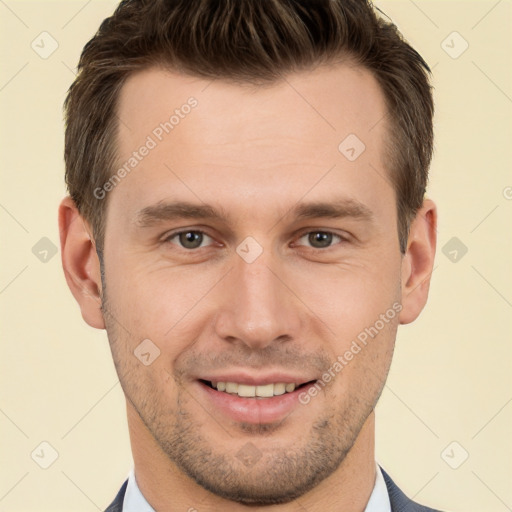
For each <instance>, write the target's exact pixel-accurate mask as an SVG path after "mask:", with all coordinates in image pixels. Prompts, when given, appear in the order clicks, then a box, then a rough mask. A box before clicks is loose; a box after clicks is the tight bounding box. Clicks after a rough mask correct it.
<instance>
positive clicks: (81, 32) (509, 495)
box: [0, 0, 512, 512]
mask: <svg viewBox="0 0 512 512" xmlns="http://www.w3.org/2000/svg"><path fill="white" fill-rule="evenodd" d="M115 4H116V2H114V1H110V0H109V1H100V0H92V1H91V0H89V1H86V0H83V1H82V0H81V1H71V0H67V1H62V0H61V1H31V2H29V1H15V0H0V20H1V21H0V34H1V36H0V37H1V46H0V52H1V56H0V58H1V60H0V62H1V68H0V109H1V118H2V119H1V120H2V123H1V128H0V129H1V137H0V146H1V155H2V159H1V166H0V170H1V171H0V172H1V175H2V188H1V192H0V225H1V240H2V265H1V266H0V306H1V325H2V333H3V337H2V352H1V354H2V355H1V359H0V379H1V382H0V384H1V385H0V432H1V435H0V443H1V444H0V450H1V459H0V460H1V461H2V462H1V464H0V512H6V511H9V512H14V511H52V512H57V511H66V512H69V511H70V510H73V511H84V512H89V511H91V512H92V511H95V510H103V509H104V508H105V507H106V506H107V505H108V503H110V501H111V500H112V499H113V497H114V495H115V494H116V493H117V490H118V488H119V486H120V484H121V483H122V482H123V480H124V478H125V477H126V475H127V473H128V471H129V469H130V466H131V463H132V459H131V453H130V446H129V439H128V431H127V426H126V418H125V408H124V396H123V393H122V390H121V387H120V385H119V382H118V379H117V376H116V373H115V370H114V366H113V363H112V360H111V355H110V350H109V347H108V342H107V339H106V335H105V333H104V332H103V331H97V330H94V329H92V328H90V327H88V326H87V325H86V324H85V323H84V322H83V321H82V318H81V315H80V312H79V309H78V306H77V305H76V303H75V302H74V299H73V298H72V296H71V294H70V292H69V290H68V288H67V286H66V283H65V280H64V277H63V272H62V269H61V264H60V257H59V256H60V254H59V253H58V252H57V253H56V254H55V255H53V256H52V253H51V252H49V253H48V254H47V255H46V259H47V261H40V258H43V257H44V256H45V255H44V252H41V251H43V250H44V249H45V248H46V249H48V244H49V242H48V241H47V240H46V241H43V242H40V240H41V239H42V238H43V237H46V238H48V239H49V241H50V242H51V243H52V244H54V245H55V246H57V247H58V245H59V244H58V230H57V206H58V203H59V201H60V199H61V198H62V197H63V196H64V194H65V188H64V180H63V174H64V171H63V158H62V153H63V125H62V112H61V106H62V102H63V99H64V96H65V92H66V89H67V88H68V86H69V85H70V83H71V81H72V80H73V74H74V72H73V69H74V68H75V66H76V64H77V61H78V56H79V53H80V51H81V48H82V47H83V45H84V44H85V43H86V41H87V40H88V39H89V38H90V37H91V36H92V34H93V32H94V31H95V30H96V29H97V27H98V25H99V23H100V21H101V20H102V19H103V18H104V17H106V16H107V15H108V14H109V13H110V12H111V11H112V10H113V7H114V5H115ZM377 5H378V6H379V7H380V8H381V9H382V10H383V11H385V12H386V13H387V14H388V16H390V17H391V18H392V19H393V21H394V22H395V23H396V24H397V25H398V27H399V28H400V30H401V31H402V32H403V33H404V35H405V37H406V38H408V39H409V41H410V42H411V43H412V44H413V45H414V46H415V47H416V48H417V49H418V50H419V51H420V53H421V54H422V55H423V56H424V57H425V59H426V60H427V62H428V63H429V64H430V65H431V67H433V69H434V75H435V88H436V90H435V98H436V108H437V114H436V121H435V128H436V136H437V139H436V152H435V158H434V162H433V165H432V174H431V183H430V196H431V197H432V198H434V199H435V200H436V201H437V204H438V206H439V212H440V224H439V246H438V247H439V249H438V254H437V258H436V266H435V271H434V274H433V282H432V288H431V295H430V300H429V304H428V305H427V307H426V309H425V311H424V313H423V314H422V316H421V317H420V319H419V320H418V321H417V322H416V323H415V324H413V325H410V326H406V327H402V328H401V329H400V330H399V336H398V341H397V349H396V355H395V359H394V362H393V365H392V369H391V374H390V377H389V381H388V385H387V386H386V388H385V390H384V393H383V396H382V398H381V401H380V403H379V405H378V410H377V458H378V461H379V462H380V463H381V465H383V467H384V468H386V469H387V470H388V472H390V474H391V475H392V476H393V477H394V479H395V480H396V481H397V483H398V484H399V485H400V486H401V487H402V488H403V490H404V491H405V492H406V493H407V494H408V495H409V496H410V497H415V499H416V500H418V501H420V502H423V503H425V504H429V505H432V506H437V507H440V508H443V509H444V510H451V511H454V512H505V511H507V510H512V486H511V482H512V435H511V432H512V385H511V384H512V376H511V373H512V372H511V366H512V347H511V312H512V272H511V264H510V262H511V255H512V254H511V253H512V251H511V249H512V236H511V233H512V215H511V210H512V188H510V187H512V174H511V163H512V155H511V146H512V123H511V121H512V87H511V85H512V80H511V78H512V77H511V74H512V70H511V65H510V63H511V62H512V55H511V35H510V34H511V29H512V23H511V22H512V20H511V12H512V5H511V2H510V1H507V0H501V1H495V0H492V1H459V2H454V1H446V0H443V1H432V0H416V1H415V2H413V1H412V0H408V1H405V0H404V1H396V0H387V1H379V2H377ZM44 31H46V32H48V33H49V34H51V37H52V38H53V39H54V40H56V41H57V43H58V48H57V49H56V51H55V52H54V53H53V54H51V55H50V56H48V57H47V58H46V59H43V58H41V57H40V56H39V55H38V53H36V51H34V50H33V49H32V47H31V43H32V41H34V40H35V43H34V45H36V44H38V45H39V47H37V46H36V48H38V51H39V52H43V51H49V50H50V49H51V45H52V41H51V40H50V39H49V36H39V35H40V34H41V33H42V32H44ZM454 31H456V32H458V33H459V34H460V36H461V37H462V38H463V39H461V38H460V37H459V36H458V35H456V34H455V35H454V34H452V33H453V32H454ZM43 37H44V38H46V39H44V48H42V46H43V43H41V38H43ZM443 41H445V42H444V43H443ZM464 41H467V43H468V44H469V47H468V49H467V50H466V51H465V52H464V53H462V54H461V55H460V56H458V58H453V56H455V55H456V54H457V53H458V52H460V50H461V49H463V47H464V46H463V45H464ZM445 50H446V51H445ZM447 52H448V53H447ZM449 53H451V56H450V55H449ZM507 187H508V188H507ZM453 237H457V239H458V240H459V242H457V241H455V242H454V241H451V242H450V240H451V239H452V238H453ZM38 243H39V244H43V245H40V246H39V245H37V246H36V244H38ZM448 243H451V244H453V243H459V244H460V243H463V244H464V245H465V246H466V247H467V249H468V251H467V253H466V254H465V255H464V256H461V252H460V251H459V252H458V260H457V261H455V262H453V261H451V259H450V258H453V253H452V255H450V254H449V252H450V251H452V250H453V247H452V246H451V245H448V246H447V249H446V250H445V252H446V253H447V254H448V256H447V255H445V254H444V253H443V247H444V246H445V245H446V244H448ZM44 244H46V246H45V245H44ZM34 246H36V249H34V252H35V253H36V254H34V252H33V247H34ZM43 441H46V442H48V443H49V444H50V445H51V446H53V447H54V449H55V450H56V451H57V452H58V458H57V459H56V461H55V462H54V463H53V464H52V465H51V466H50V467H48V469H42V468H41V467H40V466H39V464H38V463H41V462H43V463H44V462H45V461H46V462H48V461H49V458H48V457H49V455H50V451H49V449H48V448H45V447H44V446H43V448H41V447H40V446H39V445H40V443H41V442H43ZM452 442H456V443H457V444H455V445H454V444H452V445H451V446H449V445H450V444H451V443H452ZM447 447H448V449H447V450H445V448H447ZM34 450H35V454H34V456H33V458H32V457H31V453H33V452H34ZM41 450H42V451H41ZM466 452H467V453H468V454H469V457H468V459H467V460H466V461H465V462H464V463H463V464H462V465H460V467H459V468H458V469H452V467H450V465H449V464H451V465H452V466H456V465H457V464H459V463H460V462H461V461H462V459H463V457H464V456H465V454H466ZM443 453H444V455H442V454H443ZM448 463H449V464H448Z"/></svg>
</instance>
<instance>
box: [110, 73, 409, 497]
mask: <svg viewBox="0 0 512 512" xmlns="http://www.w3.org/2000/svg"><path fill="white" fill-rule="evenodd" d="M185 105H188V107H186V106H185ZM118 114H119V118H120V120H121V123H120V131H119V136H118V167H119V168H122V167H123V166H125V164H127V165H126V166H125V170H126V169H130V170H129V172H126V173H122V172H121V175H122V176H121V179H120V180H119V182H118V183H115V184H114V185H112V186H111V187H108V186H107V189H108V188H110V190H109V191H108V195H107V198H106V200H108V210H107V217H106V232H105V246H104V281H103V290H102V298H103V311H104V319H105V324H106V328H107V332H108V337H109V341H110V345H111V349H112V354H113V358H114V362H115V365H116V369H117V372H118V374H119V378H120V381H121V384H122V387H123V390H124V392H125V394H126V397H127V401H128V407H129V408H130V409H131V410H132V413H133V414H132V420H131V421H132V422H136V423H137V422H138V423H139V428H144V429H147V431H149V432H150V433H151V435H152V436H153V437H154V440H156V443H157V445H158V448H159V449H160V450H161V451H162V452H163V453H164V454H165V456H166V457H167V458H168V460H169V462H170V464H173V465H175V466H176V467H177V468H179V469H180V470H181V471H182V472H183V473H185V474H186V475H188V476H189V477H190V478H192V479H193V480H194V481H196V482H197V483H199V484H200V485H201V486H203V487H204V488H205V489H208V490H210V491H211V492H213V493H215V494H217V495H218V496H222V497H224V498H227V499H230V500H233V501H237V502H240V503H245V504H251V503H252V504H260V505H264V504H271V503H285V502H288V501H290V500H292V499H294V498H297V497H298V496H300V495H302V494H304V493H305V492H307V491H308V490H310V489H312V488H313V487H315V486H316V485H317V484H318V483H319V482H321V481H322V480H324V479H326V478H327V477H329V475H331V474H333V472H335V471H336V470H337V468H339V467H340V464H341V463H342V462H343V460H344V458H345V456H346V455H347V453H348V452H349V451H350V450H351V448H352V446H353V445H354V442H355V441H356V439H357V437H358V435H359V433H360V431H361V428H362V426H363V425H364V423H365V421H366V420H367V418H368V417H369V415H370V414H371V412H372V410H373V408H374V406H375V403H376V401H377V399H378V397H379V394H380V392H381V390H382V387H383V385H384V381H385V378H386V375H387V372H388V369H389V365H390V361H391V356H392V351H393V346H394V340H395V334H396V328H397V325H398V322H399V314H398V312H399V310H400V308H401V305H400V302H401V299H402V297H401V268H402V267H401V265H402V257H401V254H400V251H399V241H398V233H397V217H396V206H395V204H396V202H395V199H396V198H395V193H394V190H393V188H392V186H391V185H390V183H389V181H388V176H389V170H388V169H386V167H385V164H386V162H385V158H384V142H385V137H386V136H387V129H388V128H387V126H386V124H385V121H384V118H385V114H386V111H385V106H384V98H383V95H382V93H381V91H380V89H379V86H378V85H377V83H376V81H375V79H374V78H373V77H372V76H371V74H370V73H369V72H366V71H365V70H362V69H360V68H358V67H353V66H348V65H347V64H340V65H338V66H336V67H331V68H329V69H327V68H325V69H324V68H319V69H316V70H314V71H310V72H301V73H297V74H294V75H289V76H287V78H286V80H283V81H282V82H279V83H275V84H273V85H271V86H266V87H259V88H258V87H251V86H247V85H245V86H242V85H235V84H229V83H227V82H223V81H221V80H216V81H213V82H210V81H205V80H201V79H197V78H190V77H185V76H182V75H177V74H171V73H169V72H166V71H163V70H159V69H151V70H146V71H144V72H141V73H139V74H136V75H134V76H132V77H131V78H130V79H129V80H128V81H127V83H126V84H125V85H124V86H123V89H122V93H121V97H120V104H119V111H118ZM171 115H174V116H175V117H174V118H173V119H170V118H171ZM166 122H167V123H168V124H167V125H166V124H165V123H166ZM351 134H352V135H351ZM347 137H349V138H348V139H347V141H346V142H344V143H343V144H342V146H341V150H340V148H339V147H340V143H342V142H343V141H344V140H345V139H346V138H347ZM356 137H357V138H356ZM362 144H364V151H362V152H361V150H362V148H363V146H362ZM143 146H145V147H146V148H148V149H147V151H146V150H143V149H140V148H141V147H143ZM351 148H352V149H351ZM134 152H136V154H135V153H134ZM354 157H355V158H354ZM131 158H135V160H130V159H131ZM143 340H146V341H143ZM148 340H149V341H148ZM141 343H142V345H141ZM137 355H138V357H137ZM212 382H213V383H214V385H215V384H216V383H219V382H220V383H223V382H228V383H231V384H227V391H230V392H227V391H222V390H218V389H214V388H212ZM236 384H238V385H239V386H238V387H237V386H236ZM286 384H290V386H288V390H291V389H292V387H293V386H291V384H295V386H296V388H298V389H295V390H294V391H286V386H284V385H286ZM223 386H225V385H223V384H220V388H221V389H222V388H223ZM255 386H256V387H255ZM235 390H237V391H235ZM255 393H258V394H259V395H263V396H259V397H256V396H252V397H251V396H247V397H246V396H239V395H251V394H255ZM269 394H270V395H274V394H275V396H267V395H269Z"/></svg>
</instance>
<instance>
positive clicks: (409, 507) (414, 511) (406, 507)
mask: <svg viewBox="0 0 512 512" xmlns="http://www.w3.org/2000/svg"><path fill="white" fill-rule="evenodd" d="M380 469H381V471H382V475H383V476H384V481H385V482H386V487H387V488H388V493H389V501H390V503H391V511H392V512H442V511H441V510H438V509H434V508H429V507H425V506H424V505H420V504H419V503H416V502H415V501H413V500H411V499H410V498H408V497H407V496H406V495H405V494H404V493H403V492H402V491H401V490H400V488H399V487H398V486H397V485H396V484H395V482H393V480H392V479H391V477H390V476H389V475H388V474H387V473H386V472H385V471H384V470H383V469H382V468H380Z"/></svg>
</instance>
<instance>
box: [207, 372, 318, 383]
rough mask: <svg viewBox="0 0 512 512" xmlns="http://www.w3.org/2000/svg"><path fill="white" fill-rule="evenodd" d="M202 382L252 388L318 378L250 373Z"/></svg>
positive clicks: (211, 378)
mask: <svg viewBox="0 0 512 512" xmlns="http://www.w3.org/2000/svg"><path fill="white" fill-rule="evenodd" d="M199 379H200V380H207V381H210V382H236V383H238V384H247V385H252V386H264V385H265V384H276V383H279V382H284V383H285V384H292V383H293V384H297V385H300V384H304V383H306V382H309V381H312V380H316V377H304V376H299V375H292V374H290V373H283V372H273V373H266V374H262V375H253V374H252V375H251V374H249V373H243V372H237V373H234V372H233V373H220V374H217V375H213V374H208V375H202V376H201V377H199Z"/></svg>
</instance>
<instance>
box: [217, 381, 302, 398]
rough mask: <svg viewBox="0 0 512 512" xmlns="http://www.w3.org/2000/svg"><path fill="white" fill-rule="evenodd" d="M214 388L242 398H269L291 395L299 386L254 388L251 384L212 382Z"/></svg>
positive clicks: (277, 385)
mask: <svg viewBox="0 0 512 512" xmlns="http://www.w3.org/2000/svg"><path fill="white" fill-rule="evenodd" d="M212 386H213V387H214V388H215V389H217V390H218V391H225V392H226V393H232V394H237V395H238V396H241V397H252V398H253V397H261V398H268V397H272V396H278V395H284V393H291V392H292V391H294V390H295V388H296V387H297V384H293V383H288V384H287V383H284V382H277V383H275V384H265V385H262V386H252V385H249V384H238V383H236V382H212Z"/></svg>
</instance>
